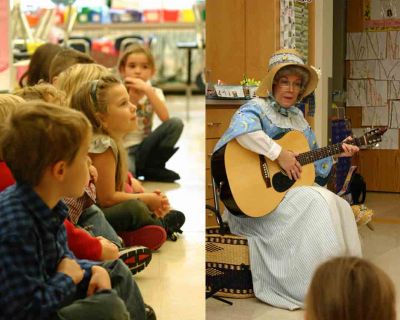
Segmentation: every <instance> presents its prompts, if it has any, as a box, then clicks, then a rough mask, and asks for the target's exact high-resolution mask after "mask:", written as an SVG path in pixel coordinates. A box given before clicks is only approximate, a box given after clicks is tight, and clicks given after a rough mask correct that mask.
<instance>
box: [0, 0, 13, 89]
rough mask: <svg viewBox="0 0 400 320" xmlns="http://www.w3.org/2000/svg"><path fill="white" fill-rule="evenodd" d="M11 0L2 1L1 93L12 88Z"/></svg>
mask: <svg viewBox="0 0 400 320" xmlns="http://www.w3.org/2000/svg"><path fill="white" fill-rule="evenodd" d="M9 15H10V14H9V0H0V30H1V32H0V48H1V50H0V91H8V90H9V89H10V88H11V67H12V65H11V61H12V56H11V46H10V32H9V28H10V22H9Z"/></svg>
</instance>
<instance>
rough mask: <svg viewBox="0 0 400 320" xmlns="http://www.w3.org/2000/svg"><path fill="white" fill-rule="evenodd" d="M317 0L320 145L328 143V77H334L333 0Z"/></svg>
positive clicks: (316, 60)
mask: <svg viewBox="0 0 400 320" xmlns="http://www.w3.org/2000/svg"><path fill="white" fill-rule="evenodd" d="M314 1H315V17H314V18H315V51H316V52H315V66H316V67H317V68H320V69H321V71H322V74H321V79H320V80H319V85H318V88H317V90H316V91H315V100H316V101H315V102H316V109H315V120H314V121H315V122H314V124H315V126H314V127H315V128H314V129H315V134H316V136H317V141H318V143H319V145H320V146H326V145H327V144H328V130H327V128H328V94H329V93H328V78H330V77H332V55H333V49H332V41H333V35H332V28H333V27H332V26H333V0H314Z"/></svg>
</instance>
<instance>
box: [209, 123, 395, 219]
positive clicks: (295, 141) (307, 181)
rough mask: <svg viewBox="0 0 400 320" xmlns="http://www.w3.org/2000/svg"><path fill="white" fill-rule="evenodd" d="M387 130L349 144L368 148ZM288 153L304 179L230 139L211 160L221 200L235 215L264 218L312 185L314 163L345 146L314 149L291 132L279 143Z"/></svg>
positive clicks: (380, 130)
mask: <svg viewBox="0 0 400 320" xmlns="http://www.w3.org/2000/svg"><path fill="white" fill-rule="evenodd" d="M386 130H387V129H386V128H376V129H373V130H371V131H369V132H367V133H365V134H364V135H363V136H362V137H359V138H353V141H352V142H346V143H348V144H353V145H356V146H359V147H360V146H368V145H373V144H376V143H377V142H379V141H382V139H381V136H382V135H383V134H384V133H385V132H386ZM276 141H277V143H279V145H281V147H282V148H283V149H285V150H291V151H293V152H296V153H298V156H297V160H298V161H299V162H300V164H301V166H302V172H301V177H300V179H298V180H291V179H289V177H288V176H287V175H286V173H285V171H284V170H283V169H282V168H281V167H280V166H279V164H278V162H277V161H271V160H269V159H268V158H267V157H265V156H263V155H260V154H257V153H254V152H252V151H250V150H248V149H245V148H243V147H242V146H241V145H240V144H239V143H238V142H237V141H236V139H233V140H231V141H230V142H229V143H227V144H226V145H225V146H224V147H222V148H220V149H219V150H217V151H216V152H214V154H213V155H212V157H211V174H212V176H213V178H214V181H215V183H216V188H217V191H218V193H219V196H220V199H221V200H222V202H223V203H224V205H225V207H226V208H227V209H228V210H229V212H231V213H232V214H234V215H238V216H249V217H261V216H264V215H266V214H268V213H270V212H271V211H273V210H274V209H275V208H276V207H277V206H278V205H279V203H280V202H281V200H282V199H283V197H284V196H285V194H286V192H287V191H288V190H289V189H290V188H294V187H298V186H311V185H312V184H313V183H314V180H315V169H314V162H315V161H317V160H320V159H323V158H326V157H328V156H332V155H335V154H340V153H342V152H343V149H342V143H338V144H334V145H330V146H327V147H323V148H319V149H315V150H311V151H310V148H309V146H308V142H307V139H306V137H305V136H304V134H303V133H302V132H300V131H289V132H288V133H286V134H285V135H283V136H282V137H281V138H280V139H277V140H276Z"/></svg>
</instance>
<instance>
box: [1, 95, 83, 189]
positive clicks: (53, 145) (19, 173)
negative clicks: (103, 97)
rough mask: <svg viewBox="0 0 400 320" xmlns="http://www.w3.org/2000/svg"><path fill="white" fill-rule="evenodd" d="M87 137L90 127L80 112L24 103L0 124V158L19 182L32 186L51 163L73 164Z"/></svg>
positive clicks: (41, 104)
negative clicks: (63, 162)
mask: <svg viewBox="0 0 400 320" xmlns="http://www.w3.org/2000/svg"><path fill="white" fill-rule="evenodd" d="M90 134H91V125H90V123H89V121H88V120H87V119H86V117H85V116H84V115H83V114H82V113H81V112H77V111H75V110H71V109H69V108H63V107H59V106H57V105H54V104H49V103H45V102H42V101H32V102H26V103H23V104H21V106H20V108H18V110H16V111H15V112H13V113H12V115H11V116H10V117H9V118H8V119H7V121H5V122H3V123H0V158H2V159H3V160H4V161H5V162H6V164H7V166H8V167H9V168H10V169H11V172H12V174H13V176H14V177H15V179H16V180H17V181H18V182H22V183H26V184H28V185H30V186H33V187H35V186H37V185H38V184H39V183H40V181H41V178H42V176H43V174H44V171H45V170H46V169H47V168H49V166H51V165H52V164H54V163H56V162H58V161H65V162H66V163H68V164H70V163H72V161H73V160H74V158H75V156H76V154H77V153H78V151H79V149H80V147H81V145H82V143H83V141H85V139H88V138H89V137H90Z"/></svg>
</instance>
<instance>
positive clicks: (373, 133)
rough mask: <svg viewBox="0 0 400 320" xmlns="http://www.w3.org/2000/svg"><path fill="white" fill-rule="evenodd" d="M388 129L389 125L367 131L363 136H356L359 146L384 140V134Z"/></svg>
mask: <svg viewBox="0 0 400 320" xmlns="http://www.w3.org/2000/svg"><path fill="white" fill-rule="evenodd" d="M386 131H387V127H381V128H375V129H372V130H370V131H368V132H366V133H364V135H363V136H362V137H359V138H356V139H355V140H356V145H357V146H368V145H374V144H376V143H378V142H381V141H382V135H383V134H384V133H385V132H386Z"/></svg>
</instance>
